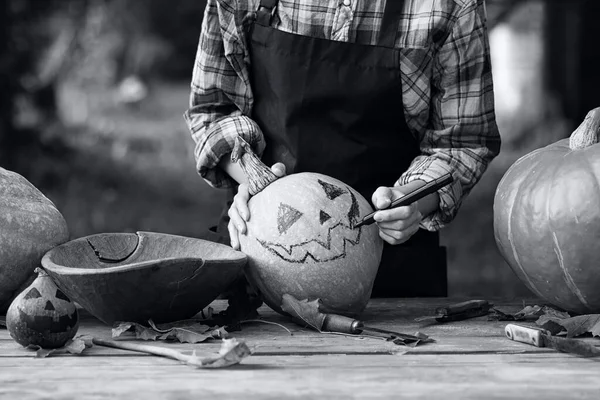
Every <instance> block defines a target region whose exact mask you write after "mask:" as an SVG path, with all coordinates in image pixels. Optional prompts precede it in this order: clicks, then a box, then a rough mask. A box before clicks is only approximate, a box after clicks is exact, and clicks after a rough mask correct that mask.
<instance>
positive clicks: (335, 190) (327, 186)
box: [318, 179, 345, 200]
mask: <svg viewBox="0 0 600 400" xmlns="http://www.w3.org/2000/svg"><path fill="white" fill-rule="evenodd" d="M318 182H319V184H320V185H321V187H323V190H324V191H325V194H326V195H327V197H328V198H329V200H333V199H335V198H336V197H339V196H341V195H343V194H344V192H345V191H344V189H342V188H341V187H338V186H335V185H332V184H331V183H327V182H323V181H322V180H320V179H319V180H318Z"/></svg>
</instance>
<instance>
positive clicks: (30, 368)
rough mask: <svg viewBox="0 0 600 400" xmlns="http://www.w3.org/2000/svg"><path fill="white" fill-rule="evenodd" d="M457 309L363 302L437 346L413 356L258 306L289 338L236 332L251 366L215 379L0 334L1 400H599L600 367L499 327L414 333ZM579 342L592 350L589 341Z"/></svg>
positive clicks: (505, 306) (436, 302)
mask: <svg viewBox="0 0 600 400" xmlns="http://www.w3.org/2000/svg"><path fill="white" fill-rule="evenodd" d="M458 300H459V299H439V298H438V299H427V300H424V299H393V300H391V299H387V300H383V299H375V300H372V301H371V303H370V304H369V307H368V309H367V311H366V312H365V315H364V318H363V319H364V320H365V321H366V322H368V323H369V325H372V326H376V327H380V328H384V329H392V330H396V331H400V332H405V333H410V334H413V333H415V332H416V331H420V332H423V333H426V334H428V335H430V336H431V337H433V338H434V339H436V343H430V344H424V345H420V346H417V347H415V348H409V347H405V346H398V345H394V344H392V343H390V342H386V341H383V340H380V339H372V338H357V337H348V336H342V335H334V334H320V333H317V332H314V331H311V330H308V329H305V328H302V327H299V326H297V325H295V324H293V323H291V322H290V321H289V320H287V319H286V318H284V317H282V316H279V315H277V314H276V313H274V312H273V311H271V310H270V309H268V308H266V307H263V308H261V309H260V310H259V312H260V315H261V318H263V319H265V320H268V321H275V322H279V323H281V324H284V325H285V326H287V327H288V328H289V329H291V330H292V331H293V335H289V334H288V333H287V332H286V331H285V330H284V329H282V328H280V327H278V326H275V325H268V324H263V323H248V324H244V325H243V330H242V331H240V332H233V333H232V336H234V337H236V338H238V339H244V340H245V341H246V343H247V344H248V345H249V346H250V347H252V348H254V353H253V355H252V356H250V357H248V358H246V359H244V360H243V361H242V363H241V364H240V365H237V366H233V367H230V368H225V369H219V370H206V369H194V368H192V367H190V366H187V365H183V364H180V363H178V362H177V361H173V360H170V359H166V358H160V357H156V356H150V355H145V354H141V353H133V352H128V351H124V350H117V349H110V348H104V347H98V346H95V347H93V348H91V349H88V350H86V352H85V353H84V355H81V356H68V355H65V356H55V357H49V358H45V359H35V358H33V355H34V354H33V352H31V351H29V350H26V349H24V348H22V347H20V346H19V345H17V344H16V343H15V342H13V341H12V340H11V339H10V337H9V335H8V333H7V331H6V330H0V398H6V399H19V400H21V399H30V398H48V399H59V398H60V399H105V398H126V397H127V398H129V399H154V398H160V399H191V398H195V399H206V398H208V399H214V400H221V399H284V398H308V399H313V398H318V399H355V398H356V399H359V398H360V399H367V398H369V399H371V398H376V399H399V398H418V399H421V398H422V399H447V400H449V399H505V398H513V399H578V398H590V399H600V363H599V361H600V359H587V358H580V357H576V356H572V355H568V354H562V353H557V352H555V351H553V350H550V349H546V348H536V347H533V346H528V345H525V344H522V343H517V342H513V341H511V340H508V339H506V338H505V337H504V333H503V328H504V326H505V324H506V322H491V321H488V320H487V318H485V317H481V318H477V319H472V320H468V321H463V322H455V323H447V324H431V323H429V324H427V323H420V324H419V323H415V322H414V318H415V317H417V316H423V315H427V314H429V313H431V312H432V310H433V309H434V308H435V307H437V306H442V305H446V304H449V303H450V302H455V301H458ZM223 303H224V302H223V301H215V302H213V304H212V307H213V308H215V309H216V310H219V309H222V308H223V306H224V304H223ZM494 303H495V304H496V306H497V307H498V308H500V309H501V310H503V311H507V312H516V311H518V310H520V309H521V308H522V307H523V302H522V301H518V302H506V301H498V300H495V301H494ZM526 304H528V305H533V304H536V301H535V300H531V301H527V302H526ZM79 334H84V335H93V336H96V337H104V338H110V336H111V329H110V327H108V326H105V325H103V324H102V323H100V322H99V321H98V320H95V319H94V318H92V317H89V316H88V317H86V318H82V323H81V328H80V331H79ZM128 340H129V339H128ZM585 340H589V341H593V343H598V344H599V345H600V341H598V340H597V339H591V338H590V339H585ZM144 343H148V342H144ZM152 344H156V345H161V346H168V347H170V348H176V349H179V350H183V351H190V352H191V350H192V349H197V352H207V353H212V352H216V351H218V348H219V346H220V344H219V342H218V341H213V342H211V343H202V344H196V345H191V344H175V343H161V342H152ZM192 396H193V397H192Z"/></svg>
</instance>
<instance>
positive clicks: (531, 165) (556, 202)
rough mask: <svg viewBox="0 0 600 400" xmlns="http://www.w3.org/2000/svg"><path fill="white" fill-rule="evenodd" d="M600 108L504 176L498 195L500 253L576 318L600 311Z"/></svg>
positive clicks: (548, 298) (496, 212)
mask: <svg viewBox="0 0 600 400" xmlns="http://www.w3.org/2000/svg"><path fill="white" fill-rule="evenodd" d="M599 134H600V108H596V109H594V110H592V111H590V112H589V113H588V115H587V117H586V118H585V120H584V121H583V123H582V124H581V125H580V126H579V127H578V128H577V129H576V130H575V131H574V132H573V133H572V135H571V137H570V138H567V139H563V140H559V141H558V142H555V143H553V144H550V145H548V146H546V147H544V148H540V149H537V150H535V151H533V152H531V153H529V154H527V155H525V156H523V157H521V158H520V159H519V160H517V161H516V162H515V163H514V164H513V165H512V166H511V167H510V168H509V169H508V170H507V172H506V173H505V174H504V176H503V178H502V180H501V181H500V183H499V184H498V187H497V189H496V193H495V198H494V236H495V240H496V243H497V246H498V249H499V251H500V253H501V254H502V256H503V257H504V259H505V260H506V262H507V263H508V264H509V265H510V267H511V268H512V270H513V271H514V272H515V273H516V275H517V276H518V277H519V278H520V280H521V281H522V282H523V283H524V284H525V285H526V286H527V287H528V288H529V289H530V290H531V291H532V292H533V293H535V294H536V295H538V296H539V297H541V298H543V299H545V300H546V301H548V302H550V303H552V304H554V305H556V306H558V307H561V308H563V309H565V310H568V311H571V312H575V313H600V290H598V289H599V288H600V252H598V249H597V247H596V246H597V245H598V239H600V190H599V186H598V182H599V181H600V145H599V144H597V143H598V135H599Z"/></svg>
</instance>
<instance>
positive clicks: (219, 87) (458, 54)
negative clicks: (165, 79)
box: [184, 0, 500, 230]
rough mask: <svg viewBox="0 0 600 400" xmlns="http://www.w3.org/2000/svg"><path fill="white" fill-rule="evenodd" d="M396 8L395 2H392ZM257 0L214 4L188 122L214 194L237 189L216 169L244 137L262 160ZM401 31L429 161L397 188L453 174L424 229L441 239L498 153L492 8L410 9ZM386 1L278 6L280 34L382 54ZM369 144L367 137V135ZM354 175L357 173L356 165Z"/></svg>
mask: <svg viewBox="0 0 600 400" xmlns="http://www.w3.org/2000/svg"><path fill="white" fill-rule="evenodd" d="M389 1H393V0H389ZM258 4H259V0H208V4H207V7H206V11H205V14H204V21H203V24H202V30H201V35H200V41H199V45H198V51H197V55H196V62H195V65H194V70H193V76H192V83H191V97H190V108H189V109H188V110H187V111H186V113H185V115H184V117H185V120H186V122H187V124H188V127H189V129H190V131H191V134H192V138H193V139H194V142H195V151H194V155H195V159H196V165H197V169H198V172H199V173H200V175H201V176H202V177H203V178H204V179H205V180H206V181H207V182H208V183H209V184H210V185H212V186H215V187H230V186H232V185H233V184H234V183H235V182H233V181H232V180H231V179H230V178H229V177H228V176H227V175H226V174H225V173H224V172H223V171H221V170H220V169H219V168H218V167H217V164H218V162H219V160H220V159H221V157H224V156H228V154H229V153H230V152H231V150H232V148H233V144H234V139H235V137H236V136H237V135H240V136H242V137H243V138H244V139H245V140H246V141H247V142H249V143H250V144H251V145H252V146H253V148H254V150H255V152H257V153H258V154H261V153H262V151H263V150H264V147H265V139H264V137H263V135H262V132H261V130H260V128H259V127H258V125H257V124H256V123H255V122H254V121H253V120H252V119H251V117H250V116H251V113H252V104H253V95H252V88H251V86H250V78H249V69H248V64H249V62H250V58H249V54H248V45H247V43H248V40H249V39H248V37H246V34H245V32H246V27H247V26H248V24H249V23H250V22H251V21H252V16H253V15H254V11H255V10H256V9H257V7H258ZM404 7H405V10H404V13H403V15H402V18H401V20H400V23H399V25H398V35H397V36H396V44H395V45H396V47H398V48H399V49H401V50H400V63H399V65H400V71H401V79H402V84H403V92H402V93H398V95H399V96H402V100H403V102H404V110H398V112H399V115H402V114H401V113H403V114H404V117H405V118H406V122H407V124H408V126H409V128H410V129H411V131H412V133H413V134H414V135H415V137H416V138H417V139H418V141H419V143H420V150H421V155H420V156H419V157H417V158H416V159H415V160H414V161H413V162H412V164H411V166H410V167H409V169H408V170H407V171H398V180H397V182H389V183H388V185H389V186H393V185H403V184H406V183H408V182H410V181H413V180H417V179H420V180H424V181H429V180H431V179H433V178H437V177H439V176H441V175H443V174H444V173H446V172H452V173H453V175H454V178H455V181H454V183H453V184H451V185H449V186H447V187H445V188H444V189H441V190H440V191H439V195H440V204H439V209H438V211H436V212H434V213H433V214H431V215H429V216H427V217H426V218H424V220H423V221H422V223H421V225H422V227H423V228H425V229H428V230H437V229H439V228H441V227H442V226H444V225H445V224H447V223H449V222H450V221H451V220H452V219H453V218H454V216H455V215H456V213H457V211H458V209H459V207H460V204H461V202H462V201H463V199H464V198H465V196H466V195H467V194H468V193H469V191H470V190H471V189H472V187H473V186H474V185H475V184H476V183H477V182H478V181H479V179H480V178H481V175H482V174H483V172H484V171H485V169H486V168H487V166H488V164H489V162H490V161H491V160H492V159H493V158H494V157H495V156H496V155H497V154H498V152H499V150H500V136H499V133H498V128H497V125H496V120H495V113H494V98H493V88H492V75H491V63H490V54H489V42H488V36H487V30H486V26H485V18H486V16H485V6H484V0H444V1H439V0H407V1H406V2H405V6H404ZM384 8H385V0H370V1H367V0H300V1H295V0H280V1H279V4H278V6H277V9H276V12H275V18H273V27H274V28H276V29H280V30H282V31H286V32H290V33H294V34H298V35H305V36H313V37H319V38H323V39H329V40H337V41H344V42H352V43H359V44H364V45H375V44H376V43H377V39H378V34H379V27H380V25H381V20H382V17H383V10H384ZM365 135H368V132H365ZM349 168H351V166H349Z"/></svg>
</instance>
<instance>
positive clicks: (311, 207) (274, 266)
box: [239, 172, 383, 315]
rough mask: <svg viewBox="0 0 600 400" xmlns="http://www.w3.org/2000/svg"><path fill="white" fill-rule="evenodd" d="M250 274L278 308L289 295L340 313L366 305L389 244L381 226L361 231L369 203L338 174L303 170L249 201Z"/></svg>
mask: <svg viewBox="0 0 600 400" xmlns="http://www.w3.org/2000/svg"><path fill="white" fill-rule="evenodd" d="M248 207H249V209H250V219H249V221H248V222H247V224H246V225H247V228H248V229H247V232H246V234H242V235H240V236H239V239H240V247H241V250H242V251H243V252H244V253H245V254H246V255H247V256H248V266H247V268H246V270H245V273H246V276H247V277H248V280H249V281H250V283H251V284H252V285H254V286H255V287H256V289H257V290H258V292H260V293H261V295H262V297H263V299H264V301H265V303H266V304H268V305H269V306H270V307H271V308H273V309H274V310H276V311H278V312H283V311H282V309H281V302H282V296H283V295H284V294H289V295H291V296H293V297H295V298H296V299H299V300H302V299H317V298H318V299H320V300H321V301H322V304H323V306H324V307H326V308H327V309H328V310H331V311H335V312H336V313H339V314H345V315H355V314H358V313H360V312H361V311H362V310H364V308H365V306H366V304H367V302H368V301H369V298H370V295H371V289H372V287H373V282H374V280H375V275H376V274H377V269H378V267H379V262H380V260H381V254H382V250H383V241H382V240H381V238H380V237H379V230H378V228H377V226H376V225H374V224H373V225H365V226H362V227H360V228H354V226H355V225H356V223H358V222H359V221H360V220H361V218H362V217H364V216H365V215H367V214H369V213H371V212H372V211H373V208H372V207H371V205H370V204H369V202H368V201H367V200H366V199H365V198H364V197H363V196H361V195H360V193H359V192H357V191H355V190H354V189H353V188H352V187H350V186H348V185H347V184H345V183H344V182H342V181H340V180H337V179H335V178H332V177H329V176H326V175H323V174H317V173H311V172H302V173H297V174H291V175H287V176H285V177H283V178H279V179H277V180H275V181H273V182H271V183H270V184H269V185H268V186H267V187H266V188H265V189H263V190H262V191H261V192H260V193H258V194H256V195H254V196H252V197H251V198H250V201H249V202H248Z"/></svg>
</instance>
